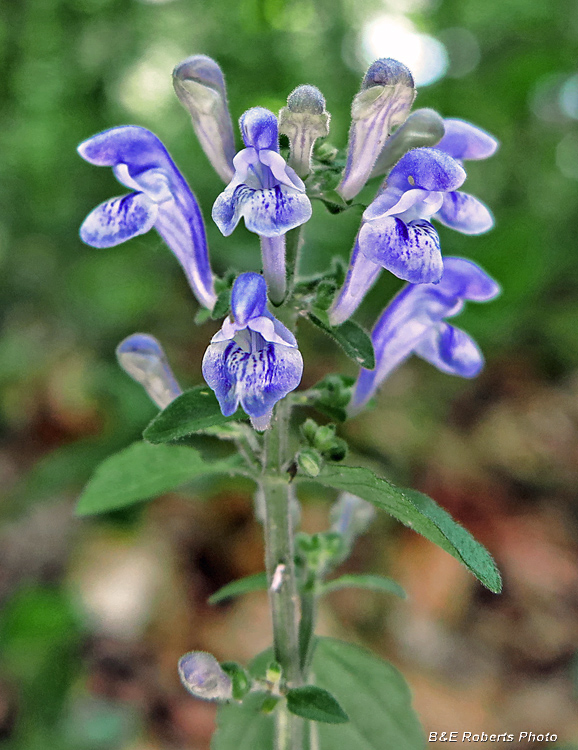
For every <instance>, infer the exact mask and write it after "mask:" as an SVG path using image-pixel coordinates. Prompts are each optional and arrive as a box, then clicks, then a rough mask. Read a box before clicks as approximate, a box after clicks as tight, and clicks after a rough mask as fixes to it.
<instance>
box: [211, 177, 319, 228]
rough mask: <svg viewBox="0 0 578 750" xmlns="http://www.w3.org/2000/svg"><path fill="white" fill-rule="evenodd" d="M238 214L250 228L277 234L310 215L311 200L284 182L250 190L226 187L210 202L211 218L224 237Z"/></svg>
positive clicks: (236, 219) (303, 220)
mask: <svg viewBox="0 0 578 750" xmlns="http://www.w3.org/2000/svg"><path fill="white" fill-rule="evenodd" d="M241 216H243V217H244V219H245V226H246V227H247V229H248V230H249V231H251V232H255V233H256V234H261V235H264V236H265V237H279V236H280V235H282V234H285V233H286V232H288V231H289V230H290V229H294V228H295V227H298V226H300V225H301V224H304V223H305V222H306V221H308V220H309V219H310V218H311V203H310V202H309V198H308V197H307V196H306V195H305V194H304V193H299V192H297V191H295V190H292V189H290V188H287V187H285V186H276V187H274V188H269V189H262V190H254V189H252V188H249V187H247V186H245V185H239V186H238V187H236V188H235V189H234V190H230V189H229V188H227V189H226V190H225V191H224V192H222V193H221V195H219V197H218V198H217V200H216V201H215V205H214V206H213V220H214V221H215V224H216V225H217V226H218V227H219V229H220V230H221V232H222V233H223V234H224V235H225V236H226V237H228V236H229V235H230V234H231V232H232V231H233V230H234V228H235V227H236V226H237V224H238V223H239V220H240V218H241Z"/></svg>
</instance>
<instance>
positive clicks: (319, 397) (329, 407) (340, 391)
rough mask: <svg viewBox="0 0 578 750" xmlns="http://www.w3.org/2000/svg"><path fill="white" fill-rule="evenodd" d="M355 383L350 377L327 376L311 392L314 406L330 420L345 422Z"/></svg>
mask: <svg viewBox="0 0 578 750" xmlns="http://www.w3.org/2000/svg"><path fill="white" fill-rule="evenodd" d="M354 383H355V378H352V377H350V376H349V375H327V377H325V378H323V380H321V381H319V383H317V384H316V385H314V386H313V388H311V390H310V391H309V395H310V397H311V400H312V403H313V406H314V407H315V408H316V409H317V410H318V411H320V412H321V413H322V414H325V416H327V417H329V418H330V419H334V420H335V421H336V422H345V420H346V419H347V411H346V408H345V407H346V406H347V404H348V403H349V401H350V400H351V392H352V390H353V385H354Z"/></svg>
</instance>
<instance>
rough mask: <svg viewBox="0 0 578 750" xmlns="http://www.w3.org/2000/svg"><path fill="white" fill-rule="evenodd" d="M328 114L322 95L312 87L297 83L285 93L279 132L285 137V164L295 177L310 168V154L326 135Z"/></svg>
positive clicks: (327, 133)
mask: <svg viewBox="0 0 578 750" xmlns="http://www.w3.org/2000/svg"><path fill="white" fill-rule="evenodd" d="M330 119H331V116H330V114H329V112H327V111H326V110H325V98H324V96H323V94H322V93H321V91H319V89H318V88H316V87H315V86H310V85H309V84H305V85H303V86H298V87H297V88H296V89H295V90H294V91H292V92H291V93H290V94H289V97H288V98H287V106H286V107H283V109H282V110H281V111H280V112H279V131H280V132H281V133H284V134H285V135H286V136H287V137H288V138H289V144H290V147H291V155H290V157H289V166H290V167H292V168H293V169H294V170H295V171H296V172H297V174H298V175H299V177H306V176H307V175H308V174H309V172H310V171H311V154H312V153H313V146H314V145H315V141H316V140H317V139H318V138H325V137H326V136H328V135H329V120H330Z"/></svg>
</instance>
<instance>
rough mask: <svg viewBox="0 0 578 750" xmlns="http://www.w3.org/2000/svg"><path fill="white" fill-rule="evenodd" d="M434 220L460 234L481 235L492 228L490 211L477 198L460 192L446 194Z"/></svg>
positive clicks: (492, 222) (492, 218) (492, 220)
mask: <svg viewBox="0 0 578 750" xmlns="http://www.w3.org/2000/svg"><path fill="white" fill-rule="evenodd" d="M434 218H436V219H437V220H438V221H440V222H441V223H442V224H445V225H446V226H447V227H450V228H451V229H455V230H457V231H458V232H462V234H483V232H487V231H488V230H489V229H491V228H492V227H493V226H494V217H493V216H492V213H491V211H490V209H489V208H488V207H487V206H486V205H485V204H484V203H482V201H481V200H478V198H474V196H473V195H469V194H468V193H462V192H461V191H455V192H453V193H446V194H445V196H444V200H443V204H442V206H441V208H440V210H439V212H438V213H437V214H436V215H435V217H434Z"/></svg>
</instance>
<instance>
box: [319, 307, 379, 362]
mask: <svg viewBox="0 0 578 750" xmlns="http://www.w3.org/2000/svg"><path fill="white" fill-rule="evenodd" d="M309 320H310V321H311V322H312V323H314V324H315V325H316V326H317V327H318V328H321V330H322V331H325V333H327V334H329V336H331V338H332V339H334V340H335V341H336V342H337V343H338V344H339V346H340V347H341V348H342V349H343V351H344V352H345V353H346V354H347V356H348V357H351V359H352V360H353V361H354V362H355V363H356V364H357V365H359V366H360V367H364V368H365V369H366V370H373V368H374V367H375V353H374V351H373V344H372V343H371V339H370V337H369V335H368V334H367V333H366V332H365V331H364V330H363V328H362V327H361V326H360V325H359V324H358V323H355V322H354V321H353V320H346V321H345V323H342V324H341V325H339V326H332V325H331V324H330V323H329V318H328V317H327V312H326V311H325V310H320V309H319V308H313V309H312V310H311V312H310V313H309Z"/></svg>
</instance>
